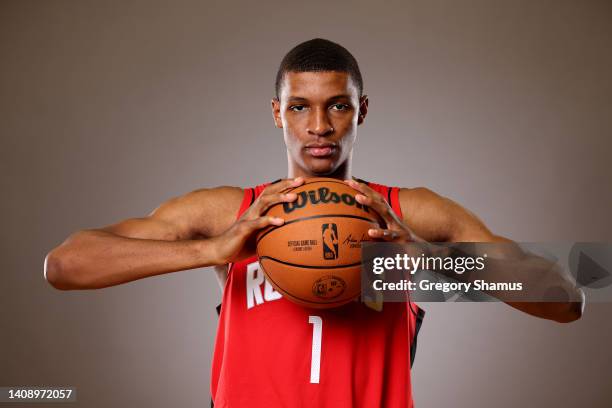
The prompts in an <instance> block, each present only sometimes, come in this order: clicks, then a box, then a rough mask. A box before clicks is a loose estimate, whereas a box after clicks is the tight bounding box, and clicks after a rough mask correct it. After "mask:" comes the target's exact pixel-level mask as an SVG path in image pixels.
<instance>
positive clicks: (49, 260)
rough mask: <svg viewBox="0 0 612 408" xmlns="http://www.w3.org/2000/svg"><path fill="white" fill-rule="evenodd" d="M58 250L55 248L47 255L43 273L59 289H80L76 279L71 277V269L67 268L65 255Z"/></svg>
mask: <svg viewBox="0 0 612 408" xmlns="http://www.w3.org/2000/svg"><path fill="white" fill-rule="evenodd" d="M58 252H59V251H58V250H57V249H55V250H53V251H51V252H49V253H48V254H47V256H46V257H45V264H44V267H43V274H44V277H45V279H46V281H47V282H49V284H50V285H51V286H53V287H54V288H55V289H58V290H72V289H79V288H78V285H75V283H74V281H75V280H74V279H71V278H70V273H69V271H67V270H66V259H65V255H62V254H61V253H58Z"/></svg>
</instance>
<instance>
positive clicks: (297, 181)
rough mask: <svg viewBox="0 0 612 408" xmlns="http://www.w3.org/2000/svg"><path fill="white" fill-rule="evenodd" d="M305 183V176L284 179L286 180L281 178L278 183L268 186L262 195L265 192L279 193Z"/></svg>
mask: <svg viewBox="0 0 612 408" xmlns="http://www.w3.org/2000/svg"><path fill="white" fill-rule="evenodd" d="M302 184H304V178H303V177H296V178H292V179H291V178H289V179H284V180H280V181H278V182H276V183H272V184H270V185H269V186H267V187H266V188H265V189H264V191H263V192H262V193H261V194H262V195H265V194H276V193H279V192H281V191H283V190H287V189H289V188H294V187H298V186H300V185H302Z"/></svg>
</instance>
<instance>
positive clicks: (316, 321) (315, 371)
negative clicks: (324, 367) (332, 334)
mask: <svg viewBox="0 0 612 408" xmlns="http://www.w3.org/2000/svg"><path fill="white" fill-rule="evenodd" d="M308 323H311V324H312V353H311V358H310V382H311V383H312V384H318V383H319V373H320V371H321V336H322V334H323V320H322V319H321V316H308Z"/></svg>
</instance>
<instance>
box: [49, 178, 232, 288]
mask: <svg viewBox="0 0 612 408" xmlns="http://www.w3.org/2000/svg"><path fill="white" fill-rule="evenodd" d="M241 200H242V190H241V189H240V188H236V187H219V188H215V189H207V190H198V191H194V192H192V193H189V194H187V195H185V196H182V197H179V198H175V199H172V200H170V201H168V202H166V203H164V204H163V205H161V206H160V207H158V208H157V209H156V210H155V211H153V212H152V213H151V214H150V215H149V216H147V217H144V218H133V219H128V220H125V221H122V222H120V223H118V224H114V225H111V226H108V227H104V228H99V229H90V230H83V231H79V232H76V233H74V234H72V235H71V236H70V237H68V239H67V240H66V241H65V242H64V243H62V244H61V245H59V246H58V247H56V248H55V249H53V250H52V251H51V252H49V254H48V255H47V257H46V259H45V277H46V279H47V280H48V281H49V283H50V284H51V285H53V286H54V287H55V288H57V289H63V290H70V289H96V288H103V287H107V286H113V285H119V284H122V283H126V282H130V281H133V280H137V279H142V278H145V277H149V276H154V275H160V274H164V273H169V272H175V271H179V270H186V269H192V268H198V267H203V266H209V265H214V264H217V263H219V262H220V260H219V259H218V251H217V248H216V244H215V241H214V240H212V239H209V238H210V237H214V236H216V235H219V234H220V233H222V232H223V231H224V230H226V229H227V228H229V227H230V226H231V225H232V224H233V223H234V221H235V214H236V213H237V211H238V207H239V205H240V202H241Z"/></svg>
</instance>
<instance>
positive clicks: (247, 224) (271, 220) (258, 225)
mask: <svg viewBox="0 0 612 408" xmlns="http://www.w3.org/2000/svg"><path fill="white" fill-rule="evenodd" d="M284 223H285V220H283V219H282V218H279V217H272V216H267V215H265V216H263V217H257V218H255V219H253V220H248V221H244V227H243V228H244V229H245V232H246V233H247V234H251V233H253V232H255V231H257V230H259V229H262V228H265V227H267V226H269V225H273V226H276V227H278V226H280V225H283V224H284Z"/></svg>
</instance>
